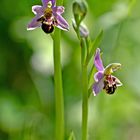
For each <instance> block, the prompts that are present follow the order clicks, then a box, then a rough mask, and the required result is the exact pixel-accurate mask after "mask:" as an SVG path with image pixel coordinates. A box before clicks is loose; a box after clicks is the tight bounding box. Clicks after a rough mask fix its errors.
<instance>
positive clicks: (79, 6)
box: [73, 1, 87, 25]
mask: <svg viewBox="0 0 140 140" xmlns="http://www.w3.org/2000/svg"><path fill="white" fill-rule="evenodd" d="M86 13H87V3H86V2H85V1H81V2H78V1H75V2H74V3H73V14H74V18H75V21H76V23H77V24H78V25H79V24H80V22H81V21H82V20H83V19H84V17H85V15H86Z"/></svg>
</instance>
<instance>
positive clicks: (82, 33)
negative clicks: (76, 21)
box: [79, 24, 89, 38]
mask: <svg viewBox="0 0 140 140" xmlns="http://www.w3.org/2000/svg"><path fill="white" fill-rule="evenodd" d="M79 31H80V36H81V37H84V38H86V37H88V35H89V31H88V28H87V27H86V25H84V24H80V27H79Z"/></svg>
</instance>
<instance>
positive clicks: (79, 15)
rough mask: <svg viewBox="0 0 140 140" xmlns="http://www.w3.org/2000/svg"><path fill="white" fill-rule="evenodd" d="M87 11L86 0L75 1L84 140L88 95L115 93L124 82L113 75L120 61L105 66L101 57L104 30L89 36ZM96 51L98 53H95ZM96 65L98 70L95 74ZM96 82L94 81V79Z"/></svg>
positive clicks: (119, 65) (83, 138)
mask: <svg viewBox="0 0 140 140" xmlns="http://www.w3.org/2000/svg"><path fill="white" fill-rule="evenodd" d="M86 13H87V4H86V2H85V1H82V2H74V3H73V14H74V20H73V28H74V30H75V32H76V34H77V37H78V39H79V42H80V46H81V68H82V92H83V93H82V95H83V98H82V140H87V139H88V136H87V134H88V97H89V95H90V93H91V92H93V95H94V96H96V95H97V94H99V93H100V92H101V90H102V89H104V90H105V92H106V93H108V94H113V93H114V92H115V90H116V89H117V87H118V86H121V85H122V83H121V82H120V80H119V79H118V78H117V77H115V76H113V75H112V73H113V72H114V71H116V70H118V69H119V68H120V67H121V64H120V63H111V64H109V65H108V66H107V67H106V68H104V66H103V63H102V60H101V57H100V49H99V48H98V46H99V44H100V41H101V38H102V35H103V31H101V32H100V34H99V35H98V36H97V37H96V39H95V40H93V41H92V40H91V39H90V37H89V31H88V29H87V27H86V26H85V25H84V23H83V22H82V21H83V19H84V18H85V16H86ZM95 52H96V53H95ZM94 54H95V56H94V65H92V67H91V69H90V72H89V73H88V66H89V62H90V60H91V59H92V58H93V55H94ZM94 66H95V67H96V69H97V70H98V72H96V73H95V74H94ZM93 77H94V80H95V82H93V80H91V79H93Z"/></svg>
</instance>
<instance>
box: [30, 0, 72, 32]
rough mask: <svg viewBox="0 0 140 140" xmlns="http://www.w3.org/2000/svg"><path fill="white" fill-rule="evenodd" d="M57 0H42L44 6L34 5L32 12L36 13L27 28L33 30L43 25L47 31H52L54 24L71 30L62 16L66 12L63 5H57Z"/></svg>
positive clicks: (43, 28)
mask: <svg viewBox="0 0 140 140" xmlns="http://www.w3.org/2000/svg"><path fill="white" fill-rule="evenodd" d="M55 3H56V2H55V0H42V4H43V5H42V6H40V5H34V6H32V12H33V13H34V14H35V15H36V16H35V17H34V18H33V19H32V21H31V22H30V23H29V24H28V27H27V30H33V29H35V28H37V27H41V28H42V30H43V31H44V32H46V33H51V32H53V30H54V26H56V27H58V28H60V29H62V30H66V31H67V30H69V25H68V23H67V21H66V20H65V19H64V18H63V17H62V16H61V14H62V13H63V12H64V7H63V6H55Z"/></svg>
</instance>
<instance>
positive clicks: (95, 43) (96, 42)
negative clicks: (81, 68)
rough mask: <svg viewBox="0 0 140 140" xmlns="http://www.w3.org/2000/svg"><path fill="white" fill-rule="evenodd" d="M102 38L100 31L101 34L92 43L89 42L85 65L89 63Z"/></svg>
mask: <svg viewBox="0 0 140 140" xmlns="http://www.w3.org/2000/svg"><path fill="white" fill-rule="evenodd" d="M102 36H103V30H101V32H100V33H99V34H98V35H97V37H96V39H95V40H94V41H93V42H90V46H89V49H88V56H87V60H86V61H87V64H88V63H89V61H90V60H91V58H92V56H93V55H94V53H95V50H96V48H97V47H99V45H100V43H101V40H102Z"/></svg>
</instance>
